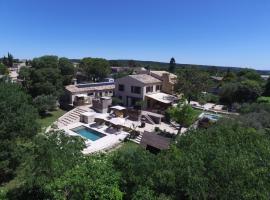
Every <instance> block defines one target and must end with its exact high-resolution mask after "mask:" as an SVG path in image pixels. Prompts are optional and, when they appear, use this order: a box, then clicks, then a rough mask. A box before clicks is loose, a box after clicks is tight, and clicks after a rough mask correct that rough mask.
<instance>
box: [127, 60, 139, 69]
mask: <svg viewBox="0 0 270 200" xmlns="http://www.w3.org/2000/svg"><path fill="white" fill-rule="evenodd" d="M128 66H129V67H131V68H134V67H137V63H136V62H135V60H129V61H128Z"/></svg>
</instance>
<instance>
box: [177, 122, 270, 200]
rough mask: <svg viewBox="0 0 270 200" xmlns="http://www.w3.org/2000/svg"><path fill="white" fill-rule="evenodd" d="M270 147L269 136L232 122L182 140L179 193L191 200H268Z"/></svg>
mask: <svg viewBox="0 0 270 200" xmlns="http://www.w3.org/2000/svg"><path fill="white" fill-rule="evenodd" d="M243 141H245V142H243ZM269 143H270V140H269V135H267V134H263V133H261V132H259V131H256V130H255V129H253V128H246V127H242V126H241V125H240V124H239V123H237V122H233V121H229V122H226V121H223V122H220V123H218V124H217V125H216V126H213V127H212V128H209V129H207V130H204V129H201V130H194V131H191V132H190V133H189V134H187V135H184V136H181V137H180V138H179V140H178V142H177V147H178V148H179V150H180V151H181V156H180V158H179V161H176V162H177V163H179V165H177V167H178V170H177V172H176V182H178V181H179V182H178V183H179V185H180V187H178V188H179V189H176V191H179V192H181V191H182V192H183V191H184V193H185V194H186V196H187V197H188V199H228V198H231V199H268V198H269V197H270V193H269V189H268V188H269V187H270V182H269V177H268V176H267V174H268V172H269V170H270V168H269V165H268V164H267V163H269V148H268V147H269Z"/></svg>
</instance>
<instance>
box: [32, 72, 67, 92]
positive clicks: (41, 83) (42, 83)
mask: <svg viewBox="0 0 270 200" xmlns="http://www.w3.org/2000/svg"><path fill="white" fill-rule="evenodd" d="M31 81H32V87H31V89H30V93H31V95H32V96H33V97H36V96H38V95H42V94H44V95H53V96H56V97H59V96H60V95H61V93H62V90H63V84H62V76H61V73H60V70H59V69H57V68H38V69H36V70H32V71H31Z"/></svg>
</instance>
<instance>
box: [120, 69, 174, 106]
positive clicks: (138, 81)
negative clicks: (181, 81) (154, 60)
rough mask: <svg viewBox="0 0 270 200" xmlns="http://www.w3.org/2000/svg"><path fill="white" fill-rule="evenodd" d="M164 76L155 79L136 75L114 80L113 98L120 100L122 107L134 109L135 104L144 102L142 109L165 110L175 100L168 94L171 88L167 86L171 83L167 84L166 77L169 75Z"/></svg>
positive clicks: (149, 76) (147, 75)
mask: <svg viewBox="0 0 270 200" xmlns="http://www.w3.org/2000/svg"><path fill="white" fill-rule="evenodd" d="M153 74H159V75H161V74H162V73H156V72H153ZM164 74H165V75H161V76H158V75H156V77H154V76H152V75H149V74H136V75H128V76H125V77H122V78H119V79H116V81H115V85H116V86H115V96H116V97H118V98H119V99H121V100H122V102H123V105H125V106H127V107H134V106H136V105H137V102H141V101H145V102H146V105H143V107H144V108H145V107H147V108H148V109H166V108H167V107H169V106H171V104H173V103H174V102H175V101H176V100H177V98H176V97H175V96H173V95H171V94H170V93H172V91H171V89H172V87H169V86H168V84H171V83H172V82H170V83H169V82H168V77H170V76H171V75H170V74H167V73H164ZM164 77H167V78H164ZM162 78H164V79H162ZM170 80H171V79H170ZM167 83H168V84H167ZM168 88H170V89H168ZM166 92H169V93H166Z"/></svg>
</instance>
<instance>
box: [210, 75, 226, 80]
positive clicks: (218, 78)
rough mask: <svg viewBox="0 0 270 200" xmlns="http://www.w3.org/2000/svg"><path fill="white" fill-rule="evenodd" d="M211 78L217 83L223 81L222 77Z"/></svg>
mask: <svg viewBox="0 0 270 200" xmlns="http://www.w3.org/2000/svg"><path fill="white" fill-rule="evenodd" d="M211 78H212V79H214V80H216V81H222V80H223V77H222V76H211Z"/></svg>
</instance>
